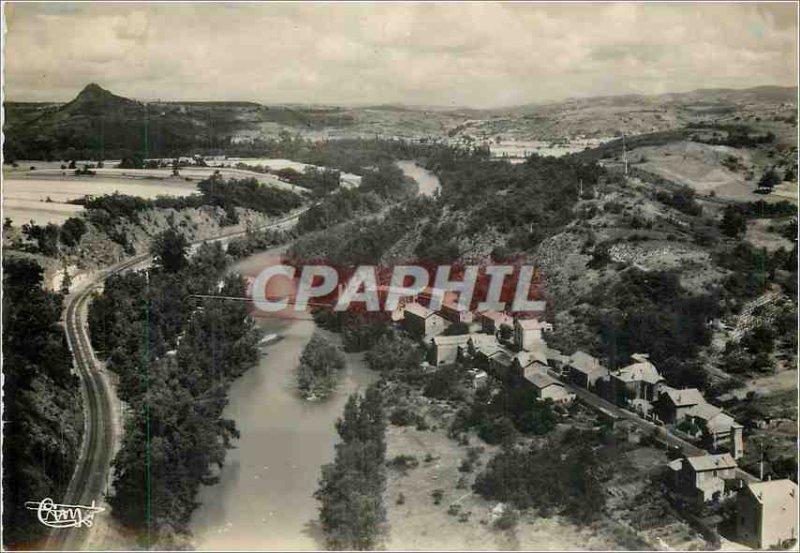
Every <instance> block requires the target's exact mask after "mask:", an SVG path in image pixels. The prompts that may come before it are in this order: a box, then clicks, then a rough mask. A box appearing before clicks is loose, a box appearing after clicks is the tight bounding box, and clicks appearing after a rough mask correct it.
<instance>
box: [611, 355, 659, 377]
mask: <svg viewBox="0 0 800 553" xmlns="http://www.w3.org/2000/svg"><path fill="white" fill-rule="evenodd" d="M635 355H636V354H634V355H632V356H631V357H632V358H633V359H635V360H637V362H636V363H633V364H631V365H628V366H627V367H623V368H621V369H619V370H618V371H617V372H616V373H615V375H614V376H615V377H616V378H618V379H620V380H622V381H624V382H639V381H643V382H647V383H648V384H655V383H657V382H661V381H662V380H664V379H663V378H662V376H661V375H660V374H658V369H656V367H655V365H653V364H652V363H651V362H650V361H646V360H644V361H641V360H639V359H638V358H637V357H635Z"/></svg>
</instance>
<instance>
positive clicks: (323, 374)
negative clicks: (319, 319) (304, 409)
mask: <svg viewBox="0 0 800 553" xmlns="http://www.w3.org/2000/svg"><path fill="white" fill-rule="evenodd" d="M344 367H345V359H344V355H342V352H341V351H339V349H338V348H337V347H336V346H335V345H333V344H332V343H330V342H329V341H328V340H326V339H325V338H324V337H323V336H322V335H321V334H319V333H315V334H314V335H313V336H312V337H311V340H309V342H308V343H307V344H306V346H305V348H303V353H302V355H301V356H300V364H299V365H298V366H297V389H298V391H299V392H300V393H301V394H302V395H303V397H305V398H306V399H311V398H325V397H327V396H328V395H329V394H330V393H331V392H332V391H333V390H334V388H336V383H337V382H338V381H339V377H340V376H341V372H342V370H343V369H344Z"/></svg>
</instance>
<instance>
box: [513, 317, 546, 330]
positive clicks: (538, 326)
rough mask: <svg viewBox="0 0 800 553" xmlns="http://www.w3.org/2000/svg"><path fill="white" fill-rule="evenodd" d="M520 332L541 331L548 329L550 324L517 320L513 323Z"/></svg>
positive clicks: (534, 320)
mask: <svg viewBox="0 0 800 553" xmlns="http://www.w3.org/2000/svg"><path fill="white" fill-rule="evenodd" d="M514 324H516V325H518V326H519V327H520V328H521V329H522V330H542V329H546V328H550V326H551V325H550V323H546V322H544V321H540V320H539V319H517V320H516V322H515V323H514Z"/></svg>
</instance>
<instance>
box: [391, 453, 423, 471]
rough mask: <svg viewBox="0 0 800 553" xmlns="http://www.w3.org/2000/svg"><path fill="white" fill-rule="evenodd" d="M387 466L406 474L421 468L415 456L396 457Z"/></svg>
mask: <svg viewBox="0 0 800 553" xmlns="http://www.w3.org/2000/svg"><path fill="white" fill-rule="evenodd" d="M386 466H388V467H390V468H393V469H396V470H399V471H401V472H405V471H407V470H409V469H414V468H417V467H418V466H419V461H417V458H416V457H414V456H413V455H396V456H395V457H394V458H393V459H392V460H390V461H387V462H386Z"/></svg>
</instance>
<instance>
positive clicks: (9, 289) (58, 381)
mask: <svg viewBox="0 0 800 553" xmlns="http://www.w3.org/2000/svg"><path fill="white" fill-rule="evenodd" d="M42 273H43V271H42V268H41V267H40V266H39V265H38V264H36V263H35V262H33V261H30V260H27V259H18V258H4V259H3V376H4V383H3V393H4V396H3V409H4V410H3V438H4V439H3V545H5V546H7V547H14V548H20V549H25V548H34V549H35V548H40V547H41V545H39V546H37V545H36V541H37V540H38V539H43V538H44V537H45V536H46V534H47V532H46V530H47V528H46V527H45V526H43V525H42V524H41V523H40V522H39V521H38V520H37V518H36V512H35V511H31V510H29V509H27V508H25V502H27V501H39V500H41V499H44V498H46V497H51V498H54V499H56V501H57V498H60V497H62V496H63V494H64V492H65V491H66V489H67V486H68V484H69V482H70V479H71V478H72V472H73V470H74V468H75V463H76V460H77V458H78V453H79V451H80V446H81V435H82V433H83V411H82V409H81V394H80V391H79V389H78V380H77V377H76V376H74V375H73V374H72V353H71V352H70V350H69V348H68V347H67V341H66V337H65V335H64V330H63V328H62V327H61V325H60V324H59V321H60V320H61V311H62V302H63V298H62V296H61V295H60V294H56V293H53V292H49V291H47V290H44V289H43V288H42V280H43V279H42Z"/></svg>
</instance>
